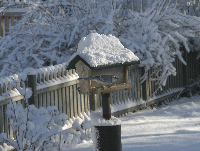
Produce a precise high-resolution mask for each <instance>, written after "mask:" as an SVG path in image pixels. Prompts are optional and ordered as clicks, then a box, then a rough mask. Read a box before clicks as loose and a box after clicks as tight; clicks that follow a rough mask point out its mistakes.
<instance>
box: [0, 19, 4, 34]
mask: <svg viewBox="0 0 200 151" xmlns="http://www.w3.org/2000/svg"><path fill="white" fill-rule="evenodd" d="M0 36H1V37H3V17H0Z"/></svg>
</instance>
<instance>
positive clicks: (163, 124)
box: [68, 96, 200, 151]
mask: <svg viewBox="0 0 200 151" xmlns="http://www.w3.org/2000/svg"><path fill="white" fill-rule="evenodd" d="M199 100H200V96H194V97H192V98H182V99H180V100H174V101H173V102H170V103H169V105H163V106H162V107H159V108H158V109H153V110H152V109H149V110H142V111H138V112H136V113H131V114H129V115H127V116H124V117H121V118H119V119H120V120H121V121H122V150H123V151H133V150H136V151H198V150H199V147H200V137H199V134H200V101H199ZM68 151H93V144H92V141H84V142H82V143H81V144H79V145H78V146H76V148H72V149H68Z"/></svg>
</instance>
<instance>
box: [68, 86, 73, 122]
mask: <svg viewBox="0 0 200 151" xmlns="http://www.w3.org/2000/svg"><path fill="white" fill-rule="evenodd" d="M69 90H70V92H69V96H70V117H71V118H73V116H74V112H73V108H74V104H73V100H74V98H73V86H69Z"/></svg>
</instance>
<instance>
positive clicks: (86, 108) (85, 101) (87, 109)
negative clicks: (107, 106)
mask: <svg viewBox="0 0 200 151" xmlns="http://www.w3.org/2000/svg"><path fill="white" fill-rule="evenodd" d="M84 104H85V113H86V114H88V113H89V105H88V95H85V96H84Z"/></svg>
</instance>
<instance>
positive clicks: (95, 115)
mask: <svg viewBox="0 0 200 151" xmlns="http://www.w3.org/2000/svg"><path fill="white" fill-rule="evenodd" d="M101 113H102V112H101V111H95V112H91V113H90V118H91V122H92V125H93V126H112V125H121V121H120V120H119V119H118V118H116V117H113V116H112V117H111V119H110V120H105V119H104V118H103V117H102V114H101Z"/></svg>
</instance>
